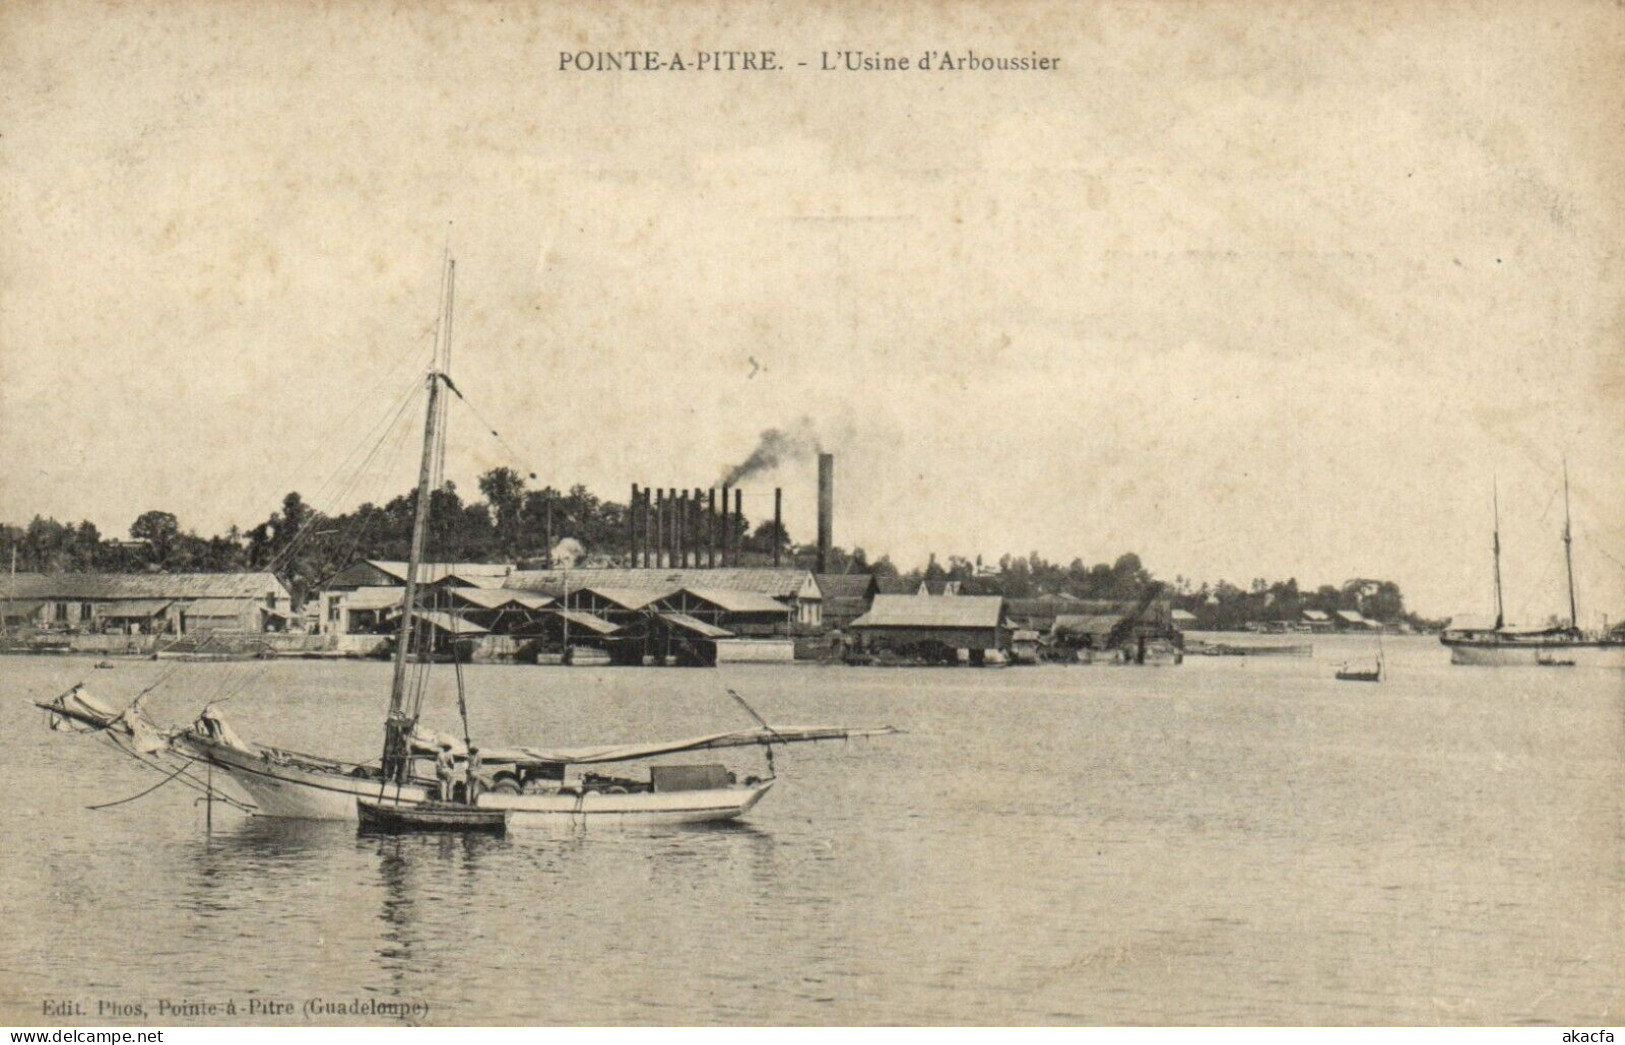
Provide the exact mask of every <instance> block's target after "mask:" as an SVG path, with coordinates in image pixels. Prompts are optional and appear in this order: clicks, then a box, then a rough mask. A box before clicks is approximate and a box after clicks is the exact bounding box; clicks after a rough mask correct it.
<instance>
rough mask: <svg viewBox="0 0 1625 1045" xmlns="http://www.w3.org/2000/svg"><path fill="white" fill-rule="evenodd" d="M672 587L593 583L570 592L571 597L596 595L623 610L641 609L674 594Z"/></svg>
mask: <svg viewBox="0 0 1625 1045" xmlns="http://www.w3.org/2000/svg"><path fill="white" fill-rule="evenodd" d="M674 593H675V589H673V588H606V587H603V586H602V585H598V584H593V585H589V586H588V587H585V588H576V589H574V590H573V591H571V592H570V595H571V597H572V598H574V597H577V596H581V595H596V596H598V597H599V598H600V599H603V600H604V601H605V602H609V603H614V604H615V605H616V606H619V607H620V608H621V609H623V610H641V609H643V608H644V607H645V606H647V605H649V604H650V603H651V602H659V601H660V600H661V599H664V598H665V597H666V596H668V595H671V594H674Z"/></svg>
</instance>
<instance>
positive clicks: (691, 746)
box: [480, 726, 901, 765]
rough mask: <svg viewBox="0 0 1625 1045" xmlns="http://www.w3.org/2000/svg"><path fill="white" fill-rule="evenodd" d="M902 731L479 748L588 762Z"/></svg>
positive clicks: (774, 731) (812, 730)
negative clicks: (595, 744)
mask: <svg viewBox="0 0 1625 1045" xmlns="http://www.w3.org/2000/svg"><path fill="white" fill-rule="evenodd" d="M898 732H901V731H900V730H898V729H896V728H895V727H893V726H880V727H878V728H869V729H845V728H841V727H836V726H772V727H761V726H758V727H755V728H753V729H737V730H734V731H733V732H731V733H712V734H709V735H707V736H703V737H690V738H688V739H686V740H669V741H665V742H657V743H652V744H604V745H599V746H597V747H570V748H531V747H518V748H502V749H500V750H481V752H480V757H481V759H482V760H483V761H484V762H485V764H486V765H493V764H504V763H516V764H539V765H591V764H594V763H602V762H632V761H636V760H638V759H642V758H654V757H655V756H657V755H675V754H678V753H680V752H683V751H711V750H715V749H717V748H725V747H750V746H752V745H772V744H804V743H810V742H813V741H818V740H849V739H851V738H853V737H883V736H891V735H892V734H894V733H898Z"/></svg>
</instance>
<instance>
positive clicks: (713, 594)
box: [682, 588, 790, 617]
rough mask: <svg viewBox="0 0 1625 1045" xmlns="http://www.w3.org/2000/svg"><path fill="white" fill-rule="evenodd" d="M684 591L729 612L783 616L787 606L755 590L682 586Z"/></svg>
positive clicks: (787, 608) (787, 609)
mask: <svg viewBox="0 0 1625 1045" xmlns="http://www.w3.org/2000/svg"><path fill="white" fill-rule="evenodd" d="M682 590H683V591H684V592H687V593H688V594H689V595H692V596H694V597H695V598H696V599H702V600H704V601H705V602H709V603H710V604H711V605H713V606H716V607H717V608H719V609H722V610H725V611H727V612H729V613H776V614H778V615H779V616H781V617H782V616H784V615H785V614H786V613H789V612H790V609H789V607H788V606H786V605H785V604H784V603H782V602H780V601H779V600H777V599H775V598H773V597H772V596H771V595H763V594H762V593H761V592H757V591H732V590H729V589H727V588H684V589H682Z"/></svg>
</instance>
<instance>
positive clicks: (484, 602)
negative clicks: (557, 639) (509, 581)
mask: <svg viewBox="0 0 1625 1045" xmlns="http://www.w3.org/2000/svg"><path fill="white" fill-rule="evenodd" d="M448 593H449V594H450V595H451V597H452V598H454V599H457V600H459V601H461V602H466V603H469V604H471V605H474V606H478V607H480V608H481V609H486V610H498V609H501V608H502V607H504V606H522V607H524V608H525V609H527V610H539V609H541V608H542V607H544V606H551V605H552V604H553V600H552V599H550V598H548V597H547V596H546V595H533V594H531V593H529V592H523V591H508V590H507V589H505V588H451V589H448Z"/></svg>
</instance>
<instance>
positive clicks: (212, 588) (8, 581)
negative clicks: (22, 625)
mask: <svg viewBox="0 0 1625 1045" xmlns="http://www.w3.org/2000/svg"><path fill="white" fill-rule="evenodd" d="M271 592H275V593H276V594H277V595H278V596H279V597H281V598H287V597H288V589H287V588H286V587H284V586H283V584H282V582H281V581H279V580H277V578H276V574H274V573H19V574H16V575H15V576H12V575H10V574H0V599H12V598H22V599H44V600H46V601H50V600H52V599H75V600H84V601H87V602H88V601H94V600H97V599H263V598H265V596H266V595H267V594H269V593H271Z"/></svg>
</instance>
